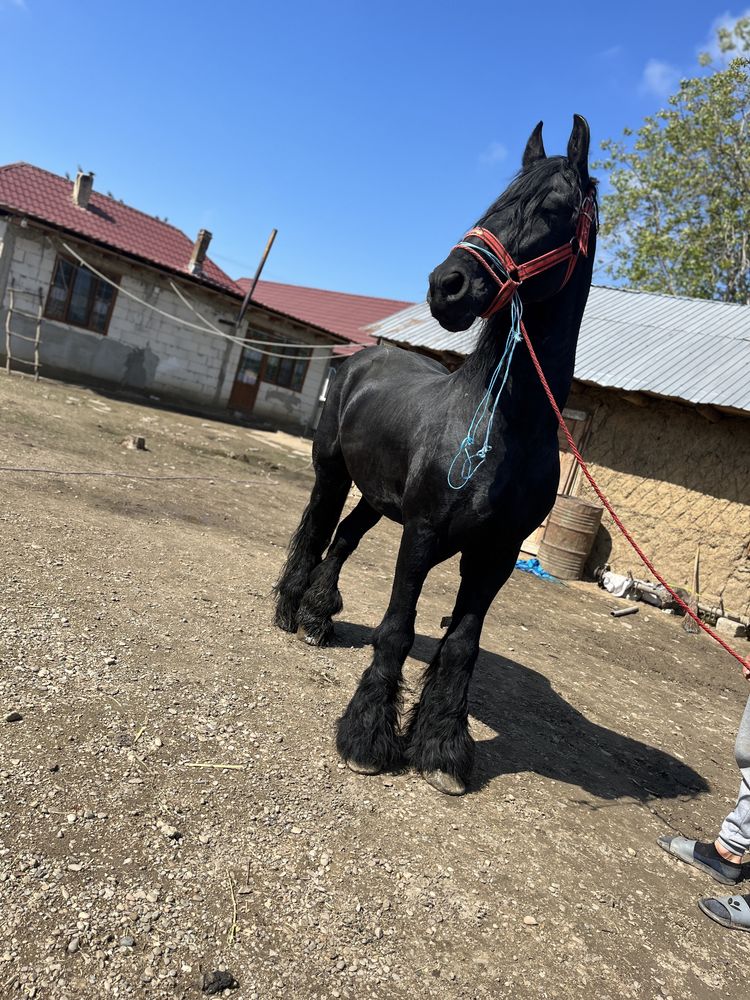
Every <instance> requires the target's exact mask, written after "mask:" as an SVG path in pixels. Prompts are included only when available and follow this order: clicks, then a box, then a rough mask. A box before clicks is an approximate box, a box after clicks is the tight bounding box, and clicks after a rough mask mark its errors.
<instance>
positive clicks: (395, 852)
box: [0, 377, 750, 1000]
mask: <svg viewBox="0 0 750 1000" xmlns="http://www.w3.org/2000/svg"><path fill="white" fill-rule="evenodd" d="M0 426H1V427H2V435H1V436H0V464H2V465H3V466H13V467H16V468H24V469H29V468H35V469H54V470H67V471H69V472H70V471H83V470H108V471H112V472H121V473H127V474H132V475H137V476H143V477H147V476H154V477H179V476H193V477H205V478H203V479H179V478H160V479H146V478H143V479H128V478H117V477H112V476H110V477H86V476H72V475H54V474H46V473H31V472H18V471H15V472H9V471H0V477H1V482H2V490H1V493H0V495H1V497H2V499H1V500H0V519H1V520H2V541H3V545H2V557H1V566H0V577H1V578H2V594H1V595H0V663H1V669H0V683H1V685H2V686H1V687H0V710H1V714H0V905H1V906H2V909H1V911H0V912H1V914H2V923H1V924H0V997H2V998H3V1000H4V998H5V997H10V998H16V997H29V998H31V997H36V998H39V1000H47V998H49V1000H63V998H66V1000H72V998H79V997H80V998H87V1000H88V998H91V997H99V996H113V997H122V998H140V997H143V998H148V997H151V998H161V997H165V998H173V997H177V998H180V997H185V998H188V997H198V996H200V995H201V993H200V990H201V982H202V977H203V975H204V974H205V973H210V972H213V971H214V970H219V971H220V970H222V969H228V970H230V971H231V973H232V975H233V976H234V977H235V978H236V980H237V981H238V982H239V989H237V990H236V991H235V992H233V993H231V995H232V996H236V997H238V998H241V1000H255V998H257V1000H261V998H262V1000H269V998H284V1000H289V998H305V1000H308V998H310V1000H318V998H324V997H325V998H329V997H345V998H353V1000H356V998H360V997H378V998H386V1000H388V998H402V997H403V998H406V997H408V998H410V1000H416V998H423V997H424V998H427V997H440V998H446V1000H453V998H456V1000H457V998H466V1000H468V998H490V997H492V998H495V997H501V998H502V997H507V998H514V1000H516V998H526V997H539V998H544V997H549V998H556V1000H557V998H561V1000H567V998H576V1000H579V998H589V997H591V998H594V997H596V998H601V1000H607V998H615V997H618V998H619V997H636V998H639V1000H645V998H655V1000H656V998H667V1000H669V998H672V1000H683V998H686V997H690V998H696V1000H701V998H709V997H711V998H714V997H723V996H734V997H741V996H745V995H747V987H746V982H747V967H748V960H749V959H750V941H748V940H747V939H746V938H745V937H744V936H743V935H740V934H731V933H730V932H727V931H724V930H722V929H721V928H719V927H718V926H717V925H715V924H713V923H711V922H710V921H708V920H707V919H706V918H705V917H704V916H703V915H702V914H701V913H700V912H699V910H698V908H697V906H696V900H697V899H698V898H699V897H700V896H702V895H708V894H711V893H712V892H713V891H714V890H716V891H718V892H719V893H721V892H722V890H721V888H720V887H719V886H716V884H715V883H713V882H710V880H709V879H708V878H707V877H704V876H700V875H699V874H698V873H697V872H694V871H693V870H692V869H688V868H687V867H686V866H684V865H680V864H679V863H678V862H676V861H674V860H673V859H671V858H669V857H668V856H667V855H666V854H664V853H663V852H662V851H660V850H659V849H658V847H657V846H656V845H655V839H656V837H657V836H659V835H660V834H662V833H665V832H670V831H679V832H681V833H683V834H685V835H688V836H703V837H709V836H711V835H713V833H714V831H715V830H716V827H717V824H718V822H719V821H720V819H721V818H722V817H723V816H724V814H725V813H726V812H727V810H728V808H729V807H730V806H731V805H732V804H733V798H734V795H735V793H736V786H737V776H736V771H735V767H734V761H733V753H732V747H733V741H734V734H735V731H736V726H737V723H738V721H739V717H740V715H741V711H742V707H743V704H744V698H745V696H746V694H747V688H746V686H745V685H744V682H743V681H742V679H741V676H740V674H739V671H738V670H736V669H735V665H734V661H732V660H731V659H730V658H729V657H728V656H727V655H726V654H725V653H723V652H722V651H721V650H720V649H719V648H718V647H714V646H713V645H712V644H711V643H710V641H709V640H707V639H704V638H703V637H702V636H701V637H695V636H689V635H686V634H685V633H684V632H683V631H682V629H681V627H680V622H679V620H677V619H674V618H671V617H668V616H666V615H664V614H662V613H659V612H651V613H649V612H648V610H646V609H641V612H640V613H639V614H638V615H636V616H632V617H629V618H625V619H613V618H611V617H610V616H609V609H610V607H611V605H612V603H613V602H612V601H611V600H610V599H608V598H606V596H605V595H603V594H602V593H601V592H599V591H597V590H596V588H593V587H586V586H575V587H571V586H562V585H556V584H551V583H545V582H542V581H540V580H538V579H536V578H533V577H530V576H528V575H526V574H522V573H519V572H516V573H515V574H514V575H513V578H512V579H511V581H510V582H509V583H508V584H507V586H506V587H505V589H504V590H503V592H502V593H501V595H500V597H499V599H498V600H497V602H496V604H495V606H494V607H493V609H492V611H491V613H490V616H489V618H488V622H487V626H486V628H485V632H484V637H483V652H482V654H481V657H480V662H479V665H478V668H477V672H476V675H475V681H474V685H473V694H472V704H471V711H472V726H473V732H474V735H475V737H476V739H477V741H478V752H477V766H476V770H475V775H474V779H473V783H472V787H471V789H470V792H469V794H467V795H466V796H464V797H463V798H460V799H452V798H447V797H444V796H441V795H440V794H439V793H437V792H436V791H434V790H433V789H432V788H431V787H430V786H428V785H427V784H426V783H425V782H424V781H422V780H421V779H420V778H419V777H418V776H416V775H414V774H412V773H405V774H399V775H381V776H379V777H375V778H364V777H361V776H356V775H354V774H352V773H350V772H349V771H347V770H346V769H344V768H343V766H342V765H341V763H340V762H339V761H338V759H337V757H336V754H335V751H334V747H333V742H332V727H333V723H334V720H335V719H336V717H337V716H338V715H339V714H340V712H341V711H342V710H343V708H344V706H345V704H346V702H347V700H348V698H349V697H350V695H351V694H352V692H353V690H354V686H355V683H356V680H357V678H358V676H359V674H360V673H361V671H362V670H363V669H364V667H365V666H366V664H367V662H368V656H369V649H368V645H367V643H368V636H369V634H370V630H371V628H372V627H373V626H374V625H375V624H376V623H377V622H378V621H379V618H380V616H381V615H382V612H383V610H384V608H385V604H386V601H387V595H388V591H389V586H390V581H391V575H392V570H393V565H394V557H395V549H396V544H397V541H398V530H397V528H396V527H395V526H394V525H390V524H381V525H379V526H378V527H377V528H376V529H375V530H374V531H373V532H372V533H371V534H370V535H369V536H368V537H367V538H366V539H365V540H364V541H363V543H362V546H361V548H360V550H359V552H358V553H357V554H356V556H355V557H354V558H353V559H352V560H351V561H350V563H349V564H348V565H347V566H346V568H345V572H344V575H343V581H342V591H343V594H344V599H345V604H346V607H345V610H344V612H343V614H342V616H341V618H342V621H341V623H340V624H339V626H338V639H337V645H336V646H334V647H333V648H329V649H324V650H318V649H312V648H308V647H307V646H305V645H304V644H302V643H300V642H299V641H297V640H295V639H294V638H292V637H290V636H287V635H285V634H283V633H280V632H278V631H277V630H275V629H274V628H273V627H272V626H271V612H272V605H271V600H270V596H269V592H270V589H271V586H272V584H273V582H274V580H275V578H276V576H277V573H278V570H279V568H280V565H281V563H282V560H283V557H284V549H285V545H286V542H287V540H288V537H289V534H290V532H291V531H292V529H293V528H294V526H295V525H296V521H297V519H298V517H299V514H300V512H301V510H302V507H303V506H304V503H305V500H306V493H307V490H308V489H309V485H310V469H309V444H308V443H307V442H304V441H301V440H298V439H296V438H292V437H289V436H287V435H273V434H263V433H260V432H255V431H250V430H247V429H244V428H241V427H237V426H233V425H230V424H222V423H218V422H212V421H209V420H205V419H201V418H198V417H190V416H185V415H182V414H178V413H171V412H168V411H163V410H157V409H153V408H149V407H147V406H143V405H138V404H135V403H132V402H127V401H122V400H117V399H113V398H109V397H105V396H103V395H101V394H98V393H95V392H93V391H91V390H88V389H82V388H78V387H72V386H65V385H59V384H53V383H48V382H40V383H39V384H34V383H32V382H30V381H27V380H25V379H21V378H16V377H14V378H11V379H6V378H5V377H0ZM131 434H143V435H144V436H145V437H146V442H147V446H148V450H147V451H145V452H141V451H130V450H127V449H126V448H124V447H123V445H122V441H123V440H124V439H125V438H126V437H127V436H128V435H131ZM456 580H457V574H456V566H455V564H454V563H448V564H445V565H444V566H442V567H440V568H438V569H437V570H435V571H434V572H433V573H432V574H431V576H430V578H429V580H428V583H427V586H426V588H425V591H424V595H423V598H422V601H421V603H420V607H419V617H418V621H417V630H418V638H417V641H416V643H415V646H414V649H413V651H412V655H411V657H410V659H409V661H408V663H407V667H406V677H407V681H408V691H407V702H408V701H409V700H410V699H411V698H412V697H413V693H414V691H415V689H416V686H417V684H418V680H419V676H420V671H421V670H422V669H423V667H424V664H425V662H426V661H428V660H429V658H430V656H431V654H432V652H433V650H434V649H435V644H436V640H437V638H438V637H439V635H440V628H439V624H440V619H441V617H442V616H443V615H445V614H449V613H450V611H451V607H452V598H453V595H454V593H455V589H456ZM10 713H18V714H19V715H21V716H22V718H21V720H20V721H15V722H8V721H6V718H7V717H8V716H9V715H10ZM10 717H11V718H13V716H12V715H10ZM219 765H227V766H226V767H220V766H219Z"/></svg>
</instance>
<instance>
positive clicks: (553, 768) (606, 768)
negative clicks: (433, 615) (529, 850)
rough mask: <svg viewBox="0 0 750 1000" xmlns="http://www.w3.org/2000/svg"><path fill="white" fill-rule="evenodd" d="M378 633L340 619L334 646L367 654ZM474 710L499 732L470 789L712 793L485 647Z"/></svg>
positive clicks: (666, 758)
mask: <svg viewBox="0 0 750 1000" xmlns="http://www.w3.org/2000/svg"><path fill="white" fill-rule="evenodd" d="M371 635H372V629H370V628H366V627H364V626H362V625H355V624H353V623H351V622H345V621H337V622H336V639H335V641H334V646H338V647H347V648H352V647H359V648H361V647H363V646H366V645H369V643H370V637H371ZM437 645H438V640H437V639H433V638H430V637H428V636H424V635H417V637H416V639H415V642H414V645H413V647H412V650H411V653H410V655H411V656H412V657H413V658H414V659H417V660H421V661H422V662H424V663H429V662H430V660H431V659H432V657H433V656H434V654H435V651H436V649H437ZM469 711H470V713H471V715H472V716H473V717H474V718H475V719H477V720H478V721H479V722H481V723H483V724H484V725H485V726H488V727H489V728H490V729H492V730H493V731H494V732H495V733H496V734H497V735H496V736H494V737H493V738H491V739H481V737H480V738H479V739H477V743H476V760H475V764H474V772H473V775H472V779H471V785H470V788H469V791H477V790H479V789H480V788H482V787H484V786H485V785H487V784H489V782H490V781H492V779H493V778H497V777H500V776H501V775H503V774H515V773H520V772H525V771H531V772H533V773H535V774H540V775H544V776H546V777H549V778H554V779H556V780H558V781H564V782H566V783H568V784H571V785H578V786H580V787H581V788H583V789H584V790H585V791H586V792H588V793H589V794H591V795H593V796H596V797H597V798H599V799H609V800H613V799H620V798H630V799H637V800H639V801H646V800H649V799H666V798H676V797H678V796H692V795H696V794H698V793H700V792H706V791H708V790H709V785H708V782H707V781H706V780H705V779H704V778H703V777H702V776H701V775H700V774H698V772H697V771H694V770H693V769H692V768H691V767H688V765H687V764H684V763H682V761H680V760H678V759H677V758H676V757H673V756H671V755H670V754H668V753H665V752H664V751H663V750H659V749H657V748H656V747H652V746H649V745H648V744H647V743H641V742H640V741H639V740H635V739H631V738H630V737H629V736H623V735H622V734H621V733H617V732H614V731H613V730H611V729H607V728H605V727H604V726H599V725H597V724H596V723H594V722H591V721H590V720H589V719H587V718H586V716H585V715H582V714H581V713H580V712H579V711H578V710H577V709H575V708H573V706H572V705H570V704H569V703H568V702H567V701H566V700H565V699H564V698H562V697H561V696H560V695H559V694H558V693H557V692H556V691H555V690H554V689H553V688H552V685H551V684H550V682H549V681H548V680H547V678H546V677H545V676H544V675H543V674H540V673H538V672H537V671H536V670H531V669H530V668H529V667H525V666H523V665H522V664H520V663H517V662H515V660H510V659H508V658H507V657H504V656H499V655H498V654H497V653H491V652H488V651H487V650H485V649H482V650H481V652H480V654H479V659H478V661H477V666H476V669H475V671H474V677H473V680H472V685H471V691H470V702H469ZM592 805H593V804H592Z"/></svg>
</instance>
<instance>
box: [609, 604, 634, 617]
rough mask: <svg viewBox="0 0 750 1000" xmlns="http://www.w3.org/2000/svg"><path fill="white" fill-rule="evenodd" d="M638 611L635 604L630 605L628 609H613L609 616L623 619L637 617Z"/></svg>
mask: <svg viewBox="0 0 750 1000" xmlns="http://www.w3.org/2000/svg"><path fill="white" fill-rule="evenodd" d="M639 611H640V608H639V607H638V605H637V604H631V605H630V607H628V608H614V609H613V610H612V611H610V614H611V615H612V617H613V618H624V617H625V615H637V614H638V612H639Z"/></svg>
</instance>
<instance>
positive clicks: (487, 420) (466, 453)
mask: <svg viewBox="0 0 750 1000" xmlns="http://www.w3.org/2000/svg"><path fill="white" fill-rule="evenodd" d="M458 245H459V246H463V245H464V244H462V243H459V244H458ZM466 246H470V247H471V248H472V250H479V251H480V252H481V253H484V254H485V255H486V256H487V257H489V258H491V260H492V262H493V263H494V265H495V266H496V267H497V268H498V269H499V270H500V272H501V274H503V275H505V274H506V272H505V268H504V267H503V265H502V264H501V263H500V261H499V260H498V258H497V257H496V256H495V255H494V254H493V253H491V252H490V251H489V250H487V249H485V248H484V247H480V246H475V245H474V244H473V243H469V244H466ZM522 316H523V304H522V302H521V299H520V296H519V295H518V292H515V293H514V295H513V298H512V299H511V302H510V330H509V331H508V339H507V341H506V343H505V350H504V351H503V356H502V357H501V358H500V361H499V362H498V363H497V366H496V367H495V370H494V371H493V373H492V377H491V378H490V381H489V385H488V386H487V390H486V392H485V394H484V396H482V399H481V400H480V402H479V406H477V408H476V410H475V411H474V416H473V417H472V418H471V423H470V424H469V429H468V431H467V432H466V437H465V438H464V439H463V441H462V442H461V446H460V447H459V449H458V451H457V452H456V454H455V456H454V457H453V461H452V462H451V464H450V468H449V469H448V485H449V486H450V488H451V489H452V490H461V489H463V488H464V486H466V484H467V483H468V482H469V480H470V479H471V478H472V477H473V476H474V475H475V474H476V472H477V470H478V469H479V467H480V466H481V465H482V463H483V462H484V460H485V459H486V458H487V455H488V454H489V453H490V451H491V450H492V447H491V445H490V433H491V432H492V423H493V421H494V419H495V411H496V410H497V405H498V403H499V402H500V397H501V395H502V393H503V389H504V388H505V383H506V382H507V381H508V375H509V374H510V364H511V361H512V360H513V352H514V351H515V349H516V344H517V343H518V342H519V341H520V340H521V317H522ZM498 381H500V386H499V388H498V390H497V392H496V393H495V398H494V400H493V398H492V397H493V393H494V392H495V386H496V385H497V383H498ZM483 423H484V424H485V431H484V443H483V444H482V446H481V448H479V450H478V451H473V450H472V449H473V447H474V443H475V441H476V438H477V436H478V434H479V433H480V430H481V426H482V424H483ZM477 459H479V461H477ZM459 460H461V469H460V472H458V475H459V476H460V481H459V482H456V481H455V480H456V474H455V473H454V470H455V468H456V464H457V463H458V462H459Z"/></svg>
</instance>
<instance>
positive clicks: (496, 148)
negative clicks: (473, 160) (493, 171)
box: [479, 142, 508, 166]
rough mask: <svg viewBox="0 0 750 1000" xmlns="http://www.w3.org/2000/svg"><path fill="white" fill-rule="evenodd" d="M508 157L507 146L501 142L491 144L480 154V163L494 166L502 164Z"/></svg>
mask: <svg viewBox="0 0 750 1000" xmlns="http://www.w3.org/2000/svg"><path fill="white" fill-rule="evenodd" d="M507 155H508V150H507V147H506V146H504V145H503V144H502V143H501V142H491V143H490V144H489V146H488V147H487V149H485V151H484V152H483V153H480V154H479V162H480V163H482V164H484V165H485V166H492V165H493V164H494V163H502V162H503V160H504V159H505V158H506V157H507Z"/></svg>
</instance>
